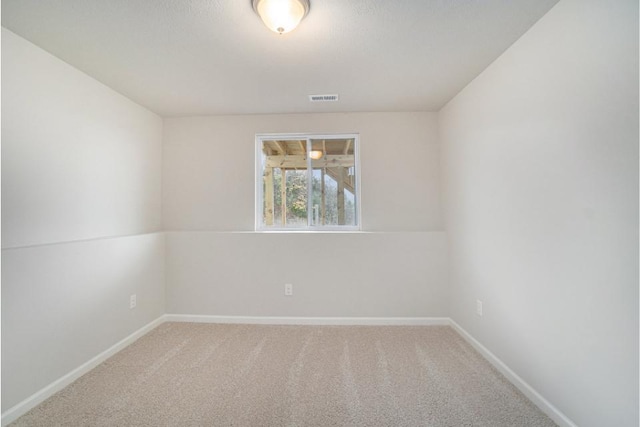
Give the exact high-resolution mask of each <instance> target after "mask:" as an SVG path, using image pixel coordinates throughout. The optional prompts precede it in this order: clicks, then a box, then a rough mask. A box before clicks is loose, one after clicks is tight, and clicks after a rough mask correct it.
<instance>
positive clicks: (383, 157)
mask: <svg viewBox="0 0 640 427" xmlns="http://www.w3.org/2000/svg"><path fill="white" fill-rule="evenodd" d="M436 126H437V124H436V114H435V113H345V114H283V115H252V116H215V117H188V118H168V119H165V121H164V156H163V157H164V162H163V178H164V183H163V199H162V202H163V205H162V207H163V224H164V228H165V229H167V230H215V231H249V230H253V229H254V223H255V219H254V215H255V205H254V203H255V202H254V198H255V195H254V193H255V166H254V165H255V136H256V134H257V133H287V132H288V133H312V132H316V133H360V160H361V178H362V188H361V193H362V194H361V196H362V200H361V203H362V228H363V230H366V231H434V230H441V229H442V221H441V212H440V195H439V188H440V181H439V175H440V172H439V167H438V161H439V160H438V154H439V153H438V143H437V128H436Z"/></svg>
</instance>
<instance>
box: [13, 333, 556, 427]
mask: <svg viewBox="0 0 640 427" xmlns="http://www.w3.org/2000/svg"><path fill="white" fill-rule="evenodd" d="M11 425H12V426H16V427H17V426H323V427H328V426H394V427H395V426H434V427H435V426H451V427H454V426H455V427H458V426H487V427H499V426H509V427H515V426H536V427H538V426H540V427H542V426H555V425H556V424H554V423H553V421H552V420H551V419H549V418H548V417H547V416H546V415H545V414H543V413H542V412H541V411H540V410H539V409H538V408H537V407H536V406H534V405H533V404H532V403H531V402H530V401H529V400H528V399H527V398H526V397H525V396H524V395H523V394H522V393H520V392H519V391H518V390H517V389H516V388H515V387H514V386H513V385H512V384H511V383H509V381H507V379H506V378H505V377H503V376H502V375H501V374H500V373H499V372H497V371H496V370H495V369H494V368H493V367H492V366H491V365H490V364H489V363H488V362H487V361H486V360H485V359H484V358H483V357H482V356H481V355H480V354H479V353H477V352H476V351H475V350H474V349H473V348H472V347H471V346H469V344H467V343H466V342H465V341H464V340H463V339H462V338H461V337H460V336H459V335H458V334H457V333H456V332H455V331H454V330H453V329H451V328H449V327H448V326H385V327H380V326H262V325H219V324H196V323H164V324H162V325H160V326H159V327H157V328H156V329H154V330H153V331H151V332H149V333H148V334H147V335H145V336H144V337H142V338H140V339H139V340H137V341H136V342H135V343H133V344H132V345H130V346H129V347H127V348H125V349H124V350H122V351H121V352H119V353H118V354H116V355H114V356H113V357H111V358H110V359H108V360H107V361H105V362H104V363H102V364H101V365H99V366H98V367H96V368H95V369H93V370H92V371H91V372H89V373H87V374H86V375H84V376H83V377H81V378H80V379H78V380H77V381H76V382H74V383H73V384H71V385H69V386H68V387H66V388H65V389H64V390H62V391H60V392H58V393H57V394H55V395H54V396H52V397H51V398H49V399H48V400H46V401H45V402H43V403H42V404H40V405H39V406H37V407H36V408H34V409H32V410H31V411H30V412H28V413H27V414H25V415H23V416H22V417H20V418H19V419H18V420H16V421H15V422H14V423H13V424H11Z"/></svg>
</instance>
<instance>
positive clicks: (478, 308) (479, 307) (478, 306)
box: [476, 299, 482, 316]
mask: <svg viewBox="0 0 640 427" xmlns="http://www.w3.org/2000/svg"><path fill="white" fill-rule="evenodd" d="M476 313H477V314H478V316H482V301H480V300H479V299H477V300H476Z"/></svg>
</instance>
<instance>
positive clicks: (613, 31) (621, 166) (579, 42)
mask: <svg viewBox="0 0 640 427" xmlns="http://www.w3.org/2000/svg"><path fill="white" fill-rule="evenodd" d="M439 124H440V134H441V143H442V150H443V163H442V170H443V172H444V173H443V179H444V191H443V194H444V195H445V207H446V209H445V217H446V218H447V224H446V229H447V233H448V236H449V243H450V263H451V278H450V280H451V286H452V290H451V292H452V299H451V300H452V308H451V314H452V317H453V319H454V320H455V321H456V322H458V323H459V324H460V325H461V326H462V327H463V328H465V329H466V330H467V331H469V332H470V333H471V334H472V335H473V336H474V337H475V338H477V339H478V340H479V341H480V342H481V343H483V344H484V345H485V346H486V347H488V348H489V349H490V350H491V351H492V352H493V353H494V354H495V355H497V356H498V357H499V358H500V359H501V360H502V361H504V362H505V363H506V364H507V365H508V366H509V367H510V368H512V369H513V370H514V371H515V372H516V373H518V375H520V376H521V377H522V378H523V379H524V380H525V381H527V382H528V383H529V384H531V385H532V386H533V387H534V388H535V389H536V390H538V391H539V392H540V393H541V394H542V395H543V396H545V397H546V398H547V399H548V400H549V401H550V402H552V403H553V404H554V405H556V406H557V407H558V408H559V409H560V410H561V411H562V412H563V413H565V414H566V415H567V416H568V417H569V418H571V419H572V420H573V421H574V422H576V423H577V424H578V425H580V426H585V427H587V426H637V425H638V3H637V1H630V0H624V1H609V0H589V1H587V0H562V1H561V2H560V3H558V5H557V6H555V7H554V8H553V9H552V10H551V11H550V12H549V13H548V14H547V15H546V16H545V17H543V18H542V19H541V20H540V21H539V22H538V23H537V24H536V25H535V26H534V27H533V28H532V29H531V30H530V31H529V32H528V33H526V34H525V35H524V36H523V37H522V38H521V39H520V40H519V41H518V42H516V43H515V44H514V45H513V46H512V47H511V48H510V49H509V50H507V51H506V52H505V53H504V54H503V55H502V56H501V57H500V58H499V59H498V60H497V61H495V63H493V64H492V65H491V66H490V67H489V68H488V69H487V70H486V71H485V72H483V73H482V74H481V75H480V76H479V77H478V78H476V79H475V80H474V81H473V82H472V83H471V84H470V85H469V86H468V87H467V88H466V89H464V90H463V91H462V92H461V93H460V94H459V95H458V96H456V97H455V98H454V99H453V100H452V101H451V102H450V103H449V104H448V105H447V106H446V107H445V108H444V109H443V110H442V111H441V112H440V116H439ZM476 299H480V300H482V301H483V302H484V316H483V317H479V316H477V315H476V314H475V303H476Z"/></svg>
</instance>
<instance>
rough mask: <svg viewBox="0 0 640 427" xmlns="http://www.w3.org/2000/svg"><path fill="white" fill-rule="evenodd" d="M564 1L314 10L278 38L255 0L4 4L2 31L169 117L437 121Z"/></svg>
mask: <svg viewBox="0 0 640 427" xmlns="http://www.w3.org/2000/svg"><path fill="white" fill-rule="evenodd" d="M555 3H557V0H311V11H310V12H309V15H308V16H307V17H306V18H305V19H304V20H303V21H302V23H301V25H300V27H298V28H297V29H296V30H294V31H293V32H291V33H289V34H285V35H278V34H275V33H272V32H271V31H269V30H268V29H267V28H266V27H265V26H264V25H263V24H262V22H261V21H260V19H259V18H258V17H257V15H256V14H255V13H254V12H253V9H252V7H251V0H56V1H53V0H48V1H43V0H2V25H3V26H4V27H5V28H8V29H9V30H11V31H13V32H15V33H16V34H18V35H20V36H22V37H24V38H26V39H27V40H30V41H31V42H33V43H34V44H36V45H38V46H40V47H42V48H43V49H45V50H47V51H49V52H51V53H52V54H53V55H55V56H57V57H59V58H61V59H62V60H64V61H66V62H68V63H69V64H71V65H73V66H74V67H76V68H78V69H80V70H82V71H84V72H85V73H87V74H89V75H91V76H93V77H94V78H96V79H97V80H99V81H101V82H103V83H105V84H106V85H108V86H110V87H111V88H113V89H115V90H116V91H118V92H120V93H122V94H124V95H126V96H127V97H129V98H131V99H132V100H134V101H136V102H138V103H139V104H142V105H144V106H146V107H147V108H149V109H151V110H152V111H155V112H156V113H158V114H160V115H163V116H176V115H177V116H180V115H205V114H246V113H288V112H329V111H331V112H346V111H424V110H427V111H436V110H438V109H440V108H441V107H442V106H443V105H444V104H445V103H446V102H447V101H449V100H450V99H451V98H452V97H453V96H455V95H456V94H457V93H458V92H459V91H460V90H461V89H462V88H463V87H464V86H465V85H467V84H468V83H469V82H470V81H471V80H472V79H473V78H474V77H476V76H477V75H478V74H479V73H480V72H481V71H482V70H483V69H484V68H486V67H487V65H489V64H490V63H491V62H492V61H493V60H495V59H496V58H497V57H498V56H499V55H500V54H501V53H502V52H503V51H504V50H505V49H506V48H507V47H509V46H510V45H511V44H512V43H513V42H514V41H516V40H517V39H518V38H519V37H520V36H521V35H522V34H523V33H524V32H525V31H526V30H527V29H529V28H530V27H531V26H532V25H533V24H534V23H535V22H536V21H537V20H538V19H539V18H540V17H542V15H544V14H545V13H546V12H547V11H548V10H549V9H550V8H551V7H552V6H553V5H554V4H555ZM323 93H338V94H339V95H340V101H339V102H333V103H325V104H317V103H314V104H311V103H309V101H308V95H310V94H323Z"/></svg>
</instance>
